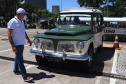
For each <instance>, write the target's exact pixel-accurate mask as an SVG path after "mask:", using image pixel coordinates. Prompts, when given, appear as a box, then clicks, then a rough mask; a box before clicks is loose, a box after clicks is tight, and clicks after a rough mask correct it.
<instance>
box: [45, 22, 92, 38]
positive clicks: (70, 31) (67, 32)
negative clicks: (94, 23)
mask: <svg viewBox="0 0 126 84" xmlns="http://www.w3.org/2000/svg"><path fill="white" fill-rule="evenodd" d="M90 31H91V26H81V25H77V26H75V25H69V26H67V25H62V26H58V27H57V28H55V29H51V30H49V31H46V32H45V33H44V34H46V35H57V36H76V35H80V34H84V33H87V32H90Z"/></svg>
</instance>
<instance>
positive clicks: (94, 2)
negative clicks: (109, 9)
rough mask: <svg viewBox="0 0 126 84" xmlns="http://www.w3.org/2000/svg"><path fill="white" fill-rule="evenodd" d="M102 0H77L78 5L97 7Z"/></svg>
mask: <svg viewBox="0 0 126 84" xmlns="http://www.w3.org/2000/svg"><path fill="white" fill-rule="evenodd" d="M103 1H104V0H77V2H78V4H79V5H80V7H82V6H84V7H97V8H99V7H100V6H101V5H102V4H103Z"/></svg>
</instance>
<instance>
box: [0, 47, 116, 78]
mask: <svg viewBox="0 0 126 84" xmlns="http://www.w3.org/2000/svg"><path fill="white" fill-rule="evenodd" d="M114 52H115V49H113V48H107V47H103V50H102V52H96V54H95V56H94V60H93V62H92V65H91V71H90V72H87V71H85V69H84V68H85V66H83V62H77V61H66V62H48V64H47V66H42V67H38V69H40V70H46V71H49V72H53V73H58V74H64V75H70V76H77V77H86V78H95V77H96V76H98V75H102V74H103V69H104V67H105V64H104V62H105V61H109V60H111V59H112V57H113V55H114ZM0 59H4V60H8V61H14V58H10V57H4V56H0ZM24 63H26V64H32V65H37V63H36V62H32V61H27V60H24ZM110 68H111V66H110ZM110 72H111V71H110ZM30 75H31V76H33V77H35V79H34V80H39V79H42V78H48V77H49V78H52V77H55V76H54V75H50V76H47V75H46V74H45V73H39V74H34V73H33V74H30Z"/></svg>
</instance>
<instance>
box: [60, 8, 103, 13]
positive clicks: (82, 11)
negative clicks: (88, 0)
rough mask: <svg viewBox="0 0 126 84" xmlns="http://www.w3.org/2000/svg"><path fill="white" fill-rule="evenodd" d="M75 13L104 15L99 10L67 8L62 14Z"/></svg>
mask: <svg viewBox="0 0 126 84" xmlns="http://www.w3.org/2000/svg"><path fill="white" fill-rule="evenodd" d="M69 12H70V13H74V12H80V13H84V12H86V13H102V11H101V10H99V9H93V8H66V9H63V11H61V12H60V13H69Z"/></svg>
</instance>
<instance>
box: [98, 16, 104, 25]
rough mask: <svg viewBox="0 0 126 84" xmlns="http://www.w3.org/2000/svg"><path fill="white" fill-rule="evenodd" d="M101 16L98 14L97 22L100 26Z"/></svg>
mask: <svg viewBox="0 0 126 84" xmlns="http://www.w3.org/2000/svg"><path fill="white" fill-rule="evenodd" d="M102 19H103V18H102V16H101V15H98V24H99V25H100V26H102Z"/></svg>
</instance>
